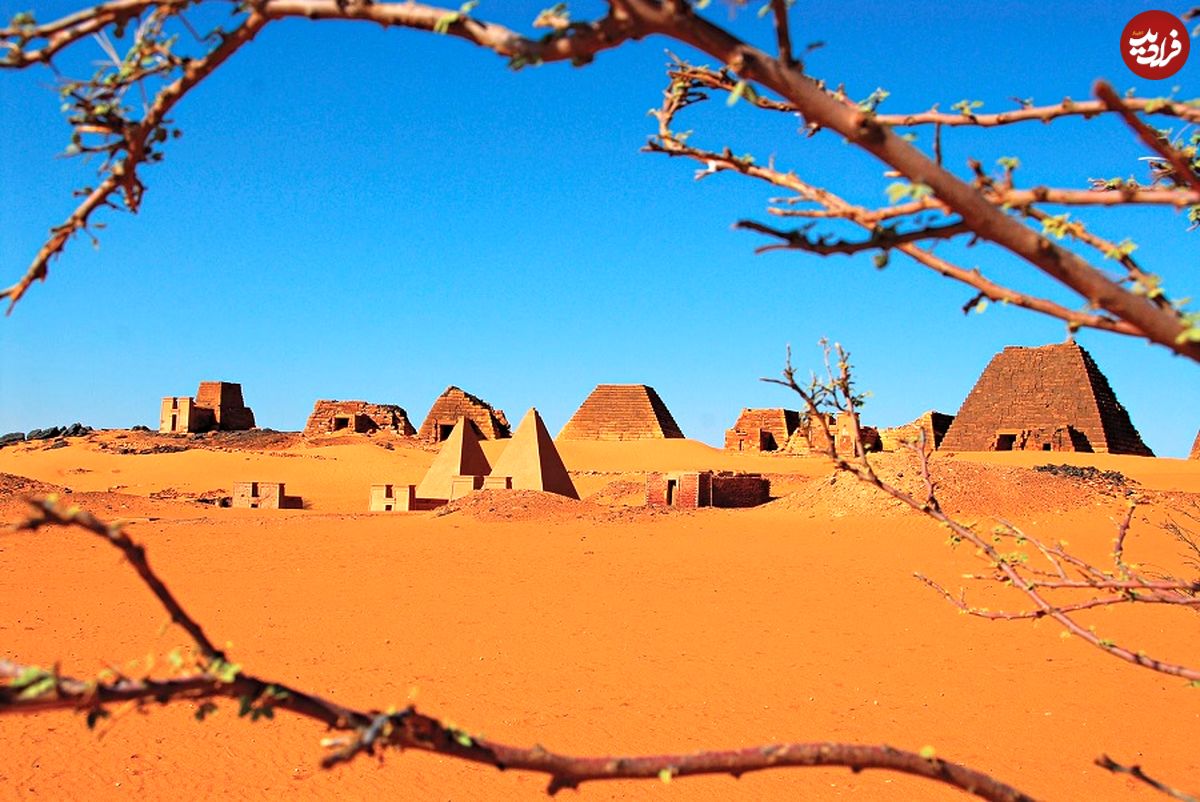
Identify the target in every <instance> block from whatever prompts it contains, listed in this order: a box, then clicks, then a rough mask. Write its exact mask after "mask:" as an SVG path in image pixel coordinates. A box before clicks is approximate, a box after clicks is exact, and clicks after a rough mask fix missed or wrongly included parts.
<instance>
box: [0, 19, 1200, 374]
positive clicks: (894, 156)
mask: <svg viewBox="0 0 1200 802" xmlns="http://www.w3.org/2000/svg"><path fill="white" fill-rule="evenodd" d="M224 3H225V0H190V2H186V3H185V2H183V0H111V1H110V2H107V3H101V4H100V5H97V6H95V7H93V8H91V9H89V10H87V11H84V12H80V13H77V14H72V15H69V16H67V17H64V18H62V19H59V20H57V21H55V22H51V23H46V24H38V23H36V22H35V21H34V20H33V19H32V18H22V19H18V20H14V22H13V23H12V24H11V25H10V26H9V27H7V28H4V29H0V47H3V48H4V50H5V51H7V52H6V53H4V54H3V58H2V59H0V66H7V67H12V68H22V67H26V66H29V65H31V64H37V63H49V62H50V60H51V58H52V57H53V56H54V55H55V54H56V53H58V52H60V51H61V50H62V49H63V48H65V47H67V46H69V45H71V44H73V43H75V42H78V41H80V39H81V38H83V37H84V36H87V35H89V34H91V33H96V32H98V31H101V30H107V29H110V28H111V29H112V30H113V31H114V32H117V33H119V31H120V29H121V28H122V27H123V26H124V25H125V24H127V23H129V22H130V21H132V20H134V19H138V18H140V17H141V15H143V14H147V15H151V16H152V15H159V17H161V18H162V19H164V20H165V19H167V18H175V17H178V16H179V15H180V14H181V13H182V10H183V9H184V7H185V6H187V7H193V6H197V5H201V4H204V5H221V4H224ZM769 8H770V10H771V11H773V12H774V14H773V16H774V20H775V28H776V44H777V50H778V52H777V54H776V55H775V56H772V55H770V54H769V53H766V52H764V51H762V50H760V49H758V48H755V47H753V46H751V45H749V44H748V43H747V42H745V41H743V40H741V39H739V38H738V37H736V36H734V35H732V34H731V33H730V32H728V31H726V30H724V29H723V28H721V27H719V26H717V25H715V24H713V23H712V22H710V21H709V20H707V19H705V18H704V17H703V16H701V15H700V14H699V13H698V12H697V11H696V9H694V8H693V7H692V6H691V5H690V4H689V3H687V2H686V0H670V2H659V1H658V0H610V3H609V10H608V13H607V14H606V15H605V16H604V17H602V18H601V19H598V20H596V21H593V22H566V21H564V22H563V24H561V25H554V26H552V27H553V28H554V30H553V31H552V32H551V33H549V34H547V35H546V36H544V37H540V38H532V37H526V36H523V35H521V34H518V33H516V32H514V31H512V30H509V29H508V28H505V27H504V26H500V25H496V24H493V23H489V22H484V21H481V20H478V19H476V18H474V17H472V16H471V15H470V14H469V13H467V12H468V11H469V8H468V6H464V7H463V8H461V9H459V10H457V11H455V10H452V9H443V8H437V7H434V6H427V5H423V4H419V3H409V2H406V3H398V2H382V3H380V2H363V0H350V2H343V1H342V0H250V2H249V3H248V4H246V5H244V6H239V5H235V6H234V9H235V11H236V10H242V11H244V12H245V14H246V16H245V17H244V18H243V21H242V23H241V27H240V28H238V29H237V30H239V31H241V32H242V33H243V34H244V35H245V37H246V39H247V40H248V39H249V38H250V37H252V36H253V34H254V33H255V32H256V31H257V30H258V29H259V28H261V27H262V25H265V24H267V23H269V22H272V21H275V20H279V19H284V18H289V17H302V18H307V19H311V20H329V19H341V20H356V21H363V22H372V23H376V24H380V25H384V26H396V27H405V28H411V29H415V30H422V31H428V32H433V33H439V34H444V35H449V36H454V37H456V38H459V39H463V40H465V41H468V42H470V43H472V44H475V45H478V46H480V47H484V48H487V49H489V50H492V51H493V52H495V53H497V54H499V55H501V56H503V57H505V58H507V59H509V63H510V65H511V66H513V67H521V66H525V65H529V64H540V63H544V62H551V61H563V60H568V61H571V62H572V63H575V64H583V63H587V62H588V61H590V60H591V59H592V58H594V57H595V55H596V54H598V53H599V52H601V51H603V50H606V49H609V48H612V47H616V46H619V45H620V44H622V43H623V42H625V41H628V40H630V39H640V38H643V37H645V36H649V35H653V34H658V35H662V36H666V37H669V38H671V39H674V40H675V41H677V42H681V43H683V44H686V45H690V46H692V47H694V48H696V49H697V50H699V51H701V52H703V53H705V54H707V55H708V56H710V57H712V58H714V59H716V60H717V61H718V62H719V63H720V64H723V65H725V67H724V68H723V69H721V70H708V71H707V72H703V71H702V70H703V68H694V69H697V70H701V71H697V72H695V75H694V79H695V80H697V81H700V82H707V83H705V84H704V85H706V86H708V87H709V88H716V89H721V90H723V91H730V92H737V93H738V96H739V97H743V98H745V99H747V100H749V101H750V102H752V103H754V104H755V105H757V106H759V107H761V108H771V109H777V110H779V111H787V112H794V113H797V114H799V115H801V116H802V117H803V118H804V128H805V130H807V131H808V132H810V133H815V132H817V131H820V130H822V129H829V130H831V131H834V132H836V133H838V134H839V135H841V136H842V137H844V138H845V139H846V141H847V142H848V143H849V144H850V145H852V146H853V147H856V148H858V149H860V150H862V151H864V152H866V153H869V154H871V155H873V156H875V157H876V158H878V159H879V160H880V161H882V162H883V163H884V164H886V165H887V166H888V167H889V168H890V169H891V170H892V171H894V172H895V173H896V174H897V175H899V176H903V177H905V178H907V179H908V180H909V181H910V182H911V183H912V185H913V186H914V187H924V188H927V191H928V193H929V195H930V196H931V197H933V198H936V199H937V201H938V203H939V204H940V205H941V207H942V208H943V209H944V210H945V211H946V213H947V214H952V215H955V216H956V218H957V219H958V220H960V221H961V222H962V224H963V225H964V226H965V227H966V228H968V229H969V230H970V231H971V232H972V234H973V235H974V236H975V237H977V238H978V239H979V240H981V241H987V242H991V243H993V244H995V245H997V246H999V247H1001V248H1003V249H1006V250H1008V251H1009V252H1011V253H1012V254H1013V255H1015V256H1016V257H1018V258H1019V259H1021V260H1024V261H1025V262H1028V263H1029V264H1031V265H1033V266H1035V267H1037V268H1038V269H1039V270H1041V271H1042V272H1044V273H1046V274H1047V275H1049V276H1050V277H1052V278H1054V279H1055V280H1056V281H1058V282H1059V283H1061V284H1063V285H1064V286H1066V287H1067V288H1069V289H1071V290H1073V291H1074V292H1075V293H1077V294H1078V295H1079V296H1080V297H1081V298H1082V299H1083V301H1084V302H1085V303H1086V304H1087V306H1088V308H1089V310H1103V316H1104V317H1106V318H1109V317H1110V318H1112V319H1116V320H1120V321H1122V325H1121V326H1119V327H1118V326H1110V327H1107V328H1108V330H1110V331H1120V332H1121V333H1125V334H1131V335H1135V336H1140V337H1145V338H1146V339H1148V340H1150V341H1152V342H1155V343H1158V344H1160V345H1163V346H1165V347H1167V348H1169V349H1171V350H1173V351H1175V352H1176V353H1179V354H1181V355H1184V356H1188V357H1190V358H1192V359H1194V360H1200V325H1197V322H1196V319H1195V316H1194V315H1189V314H1188V313H1185V312H1184V311H1182V309H1181V308H1178V307H1177V306H1175V305H1172V304H1166V305H1164V304H1161V303H1155V302H1154V300H1153V299H1151V298H1148V297H1147V293H1145V292H1140V291H1139V288H1138V287H1136V286H1134V287H1126V286H1123V282H1120V281H1115V280H1113V279H1112V278H1110V277H1109V276H1107V275H1106V274H1105V272H1104V271H1103V270H1100V269H1098V268H1097V267H1095V266H1094V265H1092V264H1091V263H1089V262H1088V261H1086V260H1085V259H1084V258H1083V257H1081V256H1080V255H1079V254H1077V253H1075V252H1073V251H1072V250H1070V249H1068V248H1065V247H1063V246H1061V245H1059V244H1057V243H1055V242H1054V241H1052V240H1051V239H1049V238H1047V237H1046V236H1044V235H1043V234H1041V233H1039V232H1037V231H1034V230H1032V229H1031V228H1030V227H1029V226H1027V225H1025V223H1024V222H1023V221H1022V219H1020V218H1019V217H1015V216H1013V215H1012V214H1011V213H1010V210H1011V208H1012V207H1014V206H1015V207H1021V208H1023V207H1026V206H1028V205H1030V204H1032V203H1071V204H1074V203H1080V204H1084V203H1086V204H1103V205H1120V204H1127V203H1165V204H1170V205H1175V206H1196V205H1200V191H1198V190H1197V189H1196V188H1194V187H1193V188H1189V189H1183V188H1173V189H1170V188H1144V187H1137V186H1132V185H1124V184H1123V185H1121V186H1113V187H1103V188H1102V189H1101V191H1097V192H1092V191H1090V190H1070V189H1061V190H1059V189H1045V188H1035V189H1034V190H1026V191H1018V190H1012V191H1011V192H1009V193H1007V194H1006V195H1005V196H1003V197H997V196H987V195H985V194H984V193H982V192H980V191H979V189H978V188H977V187H975V186H973V185H972V183H971V182H969V181H967V180H964V179H962V178H959V177H957V176H955V175H953V174H952V173H950V172H948V171H947V170H946V169H945V168H944V166H943V165H942V164H941V159H940V157H936V156H938V155H939V154H940V148H939V149H938V150H939V154H935V158H930V156H928V155H926V154H924V153H922V152H921V151H920V150H919V149H917V148H916V147H915V146H913V145H912V144H910V143H909V142H908V141H906V139H905V138H904V137H903V136H901V135H899V134H897V133H896V132H895V131H894V130H893V127H903V126H912V125H921V124H930V123H931V124H934V125H935V126H937V128H938V130H939V132H940V130H941V128H942V127H943V126H946V127H953V126H963V125H973V126H982V127H988V126H993V125H1003V124H1007V123H1011V122H1018V121H1021V120H1033V119H1040V120H1043V121H1045V120H1053V119H1057V118H1059V117H1066V116H1083V117H1094V116H1099V115H1102V114H1111V113H1114V112H1113V111H1112V110H1111V109H1110V108H1109V107H1108V106H1106V105H1105V104H1104V103H1102V102H1095V103H1092V102H1087V103H1074V102H1072V101H1069V100H1064V101H1063V102H1062V103H1060V104H1058V105H1057V106H1049V107H1037V108H1035V107H1033V106H1032V104H1031V103H1026V102H1024V101H1022V102H1021V104H1020V105H1021V106H1022V108H1021V109H1018V110H1015V111H1012V112H1005V113H1001V114H999V115H979V114H977V113H975V112H974V110H973V106H972V105H971V104H968V105H965V106H964V107H963V109H962V111H961V113H959V114H946V113H942V112H939V111H937V110H936V108H935V109H931V110H930V111H928V112H923V113H920V114H911V115H899V116H897V115H880V114H878V112H877V110H876V106H877V105H878V102H875V103H873V104H864V103H855V102H854V101H852V100H850V99H849V98H848V97H846V95H845V93H844V92H843V91H841V90H840V89H839V90H837V91H830V90H829V89H828V88H827V87H826V85H825V83H824V82H822V81H818V80H815V79H814V78H812V77H810V76H809V75H807V74H806V73H805V71H804V65H803V64H802V63H801V62H799V61H798V60H796V59H795V57H794V55H793V53H792V46H791V35H790V32H789V31H788V25H787V13H786V10H787V4H786V2H772V3H771V4H770V6H769ZM118 38H119V36H118ZM237 46H240V45H233V46H230V45H229V40H224V41H223V42H222V45H221V46H220V48H221V49H227V52H224V53H223V55H221V57H220V58H217V59H215V60H213V61H209V62H208V66H207V69H206V70H202V71H201V72H200V74H198V75H196V76H195V80H193V81H191V82H190V83H189V84H188V85H185V86H181V87H180V88H181V89H182V92H180V93H179V94H180V95H181V94H182V93H184V92H186V91H187V90H188V89H189V88H190V86H191V85H194V84H195V83H196V82H197V81H198V80H200V79H202V78H203V77H204V75H207V74H208V72H211V70H212V69H215V68H216V66H218V65H219V63H220V62H221V61H223V60H224V58H226V57H227V56H228V55H229V54H230V53H231V52H232V51H233V50H234V49H236V48H237ZM217 54H218V51H217V50H214V51H212V52H211V53H210V54H208V56H206V57H205V59H204V60H209V59H213V57H215V56H217ZM189 69H190V68H189ZM119 80H126V81H127V80H128V78H127V77H126V78H124V79H119ZM754 84H757V85H758V86H760V87H762V88H763V89H765V90H768V91H770V92H772V93H774V94H775V95H776V99H772V98H769V97H767V96H765V95H764V94H763V93H760V92H757V91H754V90H753V89H752V85H754ZM123 85H124V84H123ZM175 100H178V97H175V98H174V99H173V100H172V101H171V103H169V104H167V108H169V106H170V105H173V103H174V101H175ZM1122 104H1123V107H1124V109H1125V111H1126V112H1127V113H1132V112H1133V111H1138V112H1142V113H1147V114H1163V115H1171V116H1175V117H1178V118H1180V119H1185V120H1189V121H1193V120H1195V119H1197V114H1198V112H1197V110H1196V109H1195V108H1193V107H1192V106H1191V105H1189V104H1186V103H1180V102H1176V101H1173V100H1170V99H1151V100H1144V99H1143V100H1139V99H1134V98H1127V99H1124V100H1123V101H1122ZM162 111H164V112H165V111H166V108H164V109H162ZM156 125H157V123H156V122H154V121H153V120H150V119H146V120H143V121H142V122H141V123H139V124H135V127H134V130H132V131H131V132H129V133H128V134H126V135H125V137H124V141H125V142H126V143H127V144H128V145H129V146H130V147H129V152H128V154H127V156H125V157H123V158H120V159H118V160H116V161H115V163H114V166H113V167H112V170H111V171H106V170H103V169H102V171H101V172H102V179H103V180H102V181H101V183H100V186H98V187H97V188H96V189H95V190H94V191H93V192H92V194H91V195H90V196H89V198H88V200H87V201H85V203H84V204H81V205H80V207H79V208H78V209H77V210H76V213H75V214H74V215H73V216H72V217H71V218H70V219H69V220H68V222H67V223H66V224H65V225H64V226H62V227H59V228H56V229H54V231H53V232H52V234H51V238H50V240H48V242H47V243H46V245H45V246H44V247H43V249H42V251H40V252H39V254H38V255H37V257H35V260H34V263H33V264H32V265H31V266H30V268H29V270H28V271H27V273H26V276H25V278H23V279H22V280H21V281H19V282H17V284H15V285H13V286H12V287H10V288H9V289H8V290H6V291H5V292H4V293H3V295H4V296H5V297H8V298H9V299H10V302H15V301H16V300H17V299H19V298H20V297H21V296H22V295H23V294H24V292H25V291H26V290H27V289H28V286H29V284H30V283H31V282H32V281H34V280H37V279H43V278H45V275H46V264H47V262H48V260H49V259H50V258H51V257H53V256H55V255H56V254H58V253H59V252H60V251H61V250H62V248H63V246H64V245H65V242H66V239H67V238H69V237H70V236H71V235H72V234H74V233H77V232H78V231H80V230H82V229H85V228H86V226H87V222H88V218H89V217H90V215H91V214H92V213H93V212H94V211H95V210H96V209H97V208H99V207H101V206H103V205H105V204H107V203H110V198H111V196H112V195H113V193H115V192H116V191H117V188H118V186H120V188H122V189H124V190H125V193H126V205H127V206H129V207H130V208H136V197H137V196H136V194H135V195H133V196H131V194H130V190H131V188H134V187H136V188H137V190H138V192H140V184H138V183H136V178H135V175H134V174H135V171H136V168H137V166H138V165H139V163H140V161H139V158H140V154H139V153H138V152H137V150H138V148H137V147H136V146H137V144H138V143H139V142H144V137H145V136H146V135H148V134H150V133H151V132H152V131H153V130H154V128H155V127H156ZM130 134H132V136H130ZM118 170H120V171H121V172H120V174H119V175H118V172H117V171H118ZM743 172H744V171H743ZM113 179H118V180H116V181H115V182H114V180H113ZM1022 192H1026V193H1028V194H1027V195H1022V194H1021V193H1022ZM910 255H911V254H910ZM917 258H920V257H917ZM966 273H969V271H963V273H956V272H955V271H952V270H951V271H945V274H946V275H951V276H954V277H956V278H959V277H960V276H964V277H965V274H966ZM960 280H961V279H960ZM968 283H969V282H968ZM979 290H980V292H981V293H984V294H985V295H987V296H988V297H991V296H996V295H1000V293H999V292H998V291H996V290H993V289H989V290H984V289H982V288H979ZM1016 295H1020V294H1019V293H1016ZM1022 305H1023V306H1026V307H1027V308H1030V309H1035V310H1037V311H1046V307H1045V305H1044V304H1035V303H1025V304H1022ZM1089 314H1090V312H1089ZM1096 314H1097V315H1100V314H1101V313H1099V312H1097V313H1096ZM1056 316H1058V317H1062V315H1056Z"/></svg>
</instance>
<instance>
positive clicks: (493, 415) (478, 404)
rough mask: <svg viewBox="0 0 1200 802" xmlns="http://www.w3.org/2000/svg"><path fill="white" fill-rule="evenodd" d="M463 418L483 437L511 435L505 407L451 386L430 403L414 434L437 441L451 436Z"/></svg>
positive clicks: (491, 437) (493, 438)
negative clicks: (430, 407) (459, 420)
mask: <svg viewBox="0 0 1200 802" xmlns="http://www.w3.org/2000/svg"><path fill="white" fill-rule="evenodd" d="M463 417H465V418H467V419H468V420H470V421H471V422H472V423H474V424H475V428H476V429H477V430H478V432H479V436H480V437H482V438H483V439H485V440H499V439H500V438H503V437H508V436H509V435H510V431H509V425H508V419H507V418H506V417H504V410H500V409H495V408H494V407H493V406H492V405H491V404H489V403H488V402H486V401H484V400H483V399H482V398H479V397H477V396H473V395H471V394H470V393H468V392H465V391H463V390H460V389H459V388H457V387H455V386H453V385H451V386H450V387H447V388H446V391H445V392H444V393H442V394H441V395H440V396H438V398H437V400H436V401H434V402H433V408H432V409H430V410H429V414H428V415H426V416H425V421H424V423H422V424H421V428H420V430H419V431H418V432H417V437H418V438H419V439H421V440H424V441H426V442H430V443H440V442H442V441H443V440H445V439H446V438H448V437H449V436H450V432H451V431H453V430H454V426H455V424H457V423H458V419H459V418H463Z"/></svg>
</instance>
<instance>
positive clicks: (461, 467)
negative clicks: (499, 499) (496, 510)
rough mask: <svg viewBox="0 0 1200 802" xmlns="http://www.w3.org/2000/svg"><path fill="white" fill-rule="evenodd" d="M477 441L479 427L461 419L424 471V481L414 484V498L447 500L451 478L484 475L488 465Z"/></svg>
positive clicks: (451, 482)
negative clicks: (427, 468)
mask: <svg viewBox="0 0 1200 802" xmlns="http://www.w3.org/2000/svg"><path fill="white" fill-rule="evenodd" d="M479 439H480V435H479V427H478V426H476V425H475V423H474V421H472V420H471V419H470V418H467V417H460V418H459V419H458V423H456V424H454V428H453V429H452V430H451V431H450V436H449V437H447V438H446V440H445V442H443V443H442V450H441V451H439V452H438V455H437V456H436V457H434V460H433V464H432V465H430V466H429V470H428V471H426V472H425V478H423V479H422V480H421V484H419V485H417V498H430V499H433V498H442V499H448V498H451V492H450V491H451V487H452V486H453V484H454V477H456V476H487V475H488V473H490V472H491V466H490V465H489V464H488V460H487V456H486V455H485V454H484V453H483V449H482V448H480V446H479Z"/></svg>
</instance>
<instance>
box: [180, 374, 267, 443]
mask: <svg viewBox="0 0 1200 802" xmlns="http://www.w3.org/2000/svg"><path fill="white" fill-rule="evenodd" d="M253 428H254V413H253V412H252V411H251V410H250V408H249V407H248V406H246V405H245V403H244V402H243V401H242V385H240V384H235V383H234V382H200V388H199V389H198V390H197V391H196V396H195V398H192V397H190V396H167V397H166V398H164V399H163V400H162V405H161V407H160V409H159V416H158V430H159V431H160V432H164V433H166V432H209V431H214V430H216V431H224V432H231V431H241V430H244V429H253Z"/></svg>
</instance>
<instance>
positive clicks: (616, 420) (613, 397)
mask: <svg viewBox="0 0 1200 802" xmlns="http://www.w3.org/2000/svg"><path fill="white" fill-rule="evenodd" d="M558 436H559V437H560V438H561V439H563V440H661V439H664V438H681V437H683V432H681V431H680V430H679V425H678V424H677V423H675V419H674V418H673V417H671V412H670V410H668V409H667V405H666V404H664V403H663V401H662V399H661V398H659V397H658V393H656V392H655V391H654V388H653V387H647V386H646V385H644V384H601V385H598V386H597V387H596V389H595V390H592V393H591V395H589V396H588V397H587V398H586V399H585V400H584V402H583V404H582V405H580V407H579V409H577V410H576V411H575V414H574V415H572V416H571V419H570V420H569V421H567V425H566V426H564V427H563V428H562V431H561V432H559V433H558Z"/></svg>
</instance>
